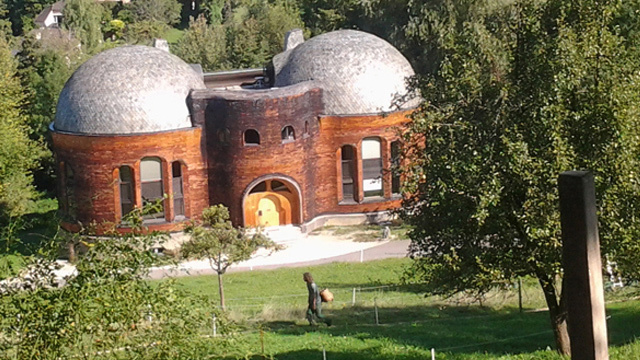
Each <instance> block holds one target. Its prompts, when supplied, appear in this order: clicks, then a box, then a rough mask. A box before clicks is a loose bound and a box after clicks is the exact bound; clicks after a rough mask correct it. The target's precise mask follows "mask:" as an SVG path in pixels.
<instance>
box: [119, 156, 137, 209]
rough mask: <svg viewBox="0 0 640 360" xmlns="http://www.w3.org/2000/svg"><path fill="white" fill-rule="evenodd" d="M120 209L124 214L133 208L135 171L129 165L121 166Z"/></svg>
mask: <svg viewBox="0 0 640 360" xmlns="http://www.w3.org/2000/svg"><path fill="white" fill-rule="evenodd" d="M119 172H120V210H121V211H122V216H125V215H127V214H128V213H130V212H131V210H133V207H134V201H133V171H131V168H130V167H128V166H121V167H120V171H119Z"/></svg>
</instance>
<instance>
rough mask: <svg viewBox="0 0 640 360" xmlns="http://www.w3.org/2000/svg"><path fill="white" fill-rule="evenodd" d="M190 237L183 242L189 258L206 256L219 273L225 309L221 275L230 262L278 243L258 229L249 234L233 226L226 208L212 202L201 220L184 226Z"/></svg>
mask: <svg viewBox="0 0 640 360" xmlns="http://www.w3.org/2000/svg"><path fill="white" fill-rule="evenodd" d="M185 233H186V234H188V235H190V236H191V239H190V240H189V241H188V242H186V243H185V244H184V245H183V246H182V249H181V251H182V255H183V256H184V257H185V258H188V259H206V260H207V261H209V266H210V267H211V269H212V270H213V271H215V272H216V274H218V291H219V293H220V306H221V307H222V308H223V309H224V286H223V283H222V276H223V275H224V273H225V272H226V271H227V269H228V268H229V266H231V265H233V264H236V263H239V262H241V261H245V260H249V259H250V258H251V255H253V253H255V252H256V251H257V250H258V249H259V248H265V249H271V250H279V249H280V247H279V246H278V245H277V244H276V243H274V242H273V241H271V240H269V239H268V238H267V237H266V236H264V235H263V234H262V233H261V232H260V231H257V232H255V233H254V234H253V235H249V234H248V233H247V231H246V230H245V229H242V228H235V227H233V225H232V224H231V221H229V210H228V209H227V208H226V207H225V206H223V205H216V206H211V207H209V208H207V209H205V210H204V211H203V212H202V220H200V221H199V222H193V223H192V224H191V225H189V226H188V227H187V228H186V229H185Z"/></svg>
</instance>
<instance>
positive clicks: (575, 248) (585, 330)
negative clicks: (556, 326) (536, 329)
mask: <svg viewBox="0 0 640 360" xmlns="http://www.w3.org/2000/svg"><path fill="white" fill-rule="evenodd" d="M558 183H559V188H560V214H561V220H562V248H563V251H562V260H563V265H564V276H565V279H564V283H563V284H564V288H563V289H562V292H563V293H564V294H566V299H567V306H568V309H569V318H568V328H569V338H570V340H571V358H572V359H575V360H606V359H609V351H608V348H607V324H606V319H605V309H604V292H603V286H602V260H601V258H600V239H599V237H598V218H597V216H596V194H595V186H594V181H593V174H592V173H591V172H588V171H566V172H563V173H562V174H560V178H559V181H558Z"/></svg>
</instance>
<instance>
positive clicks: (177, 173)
mask: <svg viewBox="0 0 640 360" xmlns="http://www.w3.org/2000/svg"><path fill="white" fill-rule="evenodd" d="M171 173H172V179H171V180H172V181H171V183H172V184H173V185H172V186H173V189H172V190H173V211H174V214H175V216H184V192H183V185H182V164H181V163H180V162H179V161H174V162H173V164H171Z"/></svg>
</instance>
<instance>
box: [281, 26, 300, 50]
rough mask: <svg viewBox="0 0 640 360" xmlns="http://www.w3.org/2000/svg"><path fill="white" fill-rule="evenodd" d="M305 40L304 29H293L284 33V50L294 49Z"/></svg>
mask: <svg viewBox="0 0 640 360" xmlns="http://www.w3.org/2000/svg"><path fill="white" fill-rule="evenodd" d="M303 42H304V34H303V33H302V29H293V30H290V31H287V33H286V34H285V35H284V51H287V50H292V49H293V48H295V47H296V46H298V45H300V44H302V43H303Z"/></svg>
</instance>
